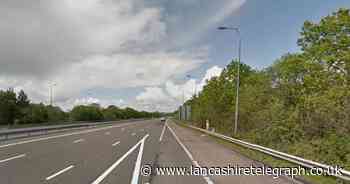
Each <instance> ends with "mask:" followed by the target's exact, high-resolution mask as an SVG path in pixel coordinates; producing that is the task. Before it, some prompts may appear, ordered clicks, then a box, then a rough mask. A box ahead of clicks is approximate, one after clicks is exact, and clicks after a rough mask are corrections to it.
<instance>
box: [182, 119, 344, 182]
mask: <svg viewBox="0 0 350 184" xmlns="http://www.w3.org/2000/svg"><path fill="white" fill-rule="evenodd" d="M175 122H176V123H177V124H178V125H180V126H182V127H186V128H188V127H187V126H186V125H185V124H184V122H185V121H179V120H175ZM187 123H188V122H187ZM192 130H194V131H198V132H200V131H199V130H195V129H192ZM210 137H212V138H213V139H214V140H215V141H216V142H217V143H219V144H222V145H224V146H225V147H227V148H229V149H232V150H234V151H236V152H237V153H239V154H241V155H243V156H245V157H247V158H249V159H252V160H255V161H259V162H261V163H263V164H265V165H268V166H271V167H298V165H295V164H293V163H290V162H288V161H285V160H282V159H279V158H275V157H272V156H270V155H267V154H264V153H261V152H258V151H255V150H252V149H249V148H245V147H243V146H240V145H238V144H234V143H232V142H229V141H226V140H223V139H220V138H217V137H214V136H210ZM297 179H300V180H302V181H305V182H306V183H312V184H314V183H315V184H316V183H317V184H350V182H349V181H344V180H341V179H338V178H336V177H332V176H310V175H304V176H298V177H297Z"/></svg>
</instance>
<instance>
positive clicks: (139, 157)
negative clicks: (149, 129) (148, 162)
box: [131, 139, 145, 184]
mask: <svg viewBox="0 0 350 184" xmlns="http://www.w3.org/2000/svg"><path fill="white" fill-rule="evenodd" d="M144 145H145V139H143V141H142V142H141V145H140V149H139V154H138V155H137V159H136V163H135V167H134V173H133V176H132V180H131V184H138V182H139V176H140V168H141V161H142V155H143V147H144Z"/></svg>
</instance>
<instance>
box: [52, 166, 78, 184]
mask: <svg viewBox="0 0 350 184" xmlns="http://www.w3.org/2000/svg"><path fill="white" fill-rule="evenodd" d="M73 167H74V165H70V166H68V167H67V168H65V169H62V170H60V171H58V172H57V173H55V174H53V175H51V176H49V177H47V178H45V180H46V181H48V180H51V179H52V178H54V177H56V176H58V175H60V174H62V173H64V172H66V171H68V170H70V169H73Z"/></svg>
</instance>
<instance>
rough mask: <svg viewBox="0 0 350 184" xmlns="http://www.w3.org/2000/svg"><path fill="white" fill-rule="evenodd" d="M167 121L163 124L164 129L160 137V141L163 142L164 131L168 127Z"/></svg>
mask: <svg viewBox="0 0 350 184" xmlns="http://www.w3.org/2000/svg"><path fill="white" fill-rule="evenodd" d="M166 123H167V122H166V121H165V124H164V126H163V130H162V133H161V134H160V137H159V142H162V139H163V135H164V131H165V128H166Z"/></svg>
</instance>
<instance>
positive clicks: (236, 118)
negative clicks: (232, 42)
mask: <svg viewBox="0 0 350 184" xmlns="http://www.w3.org/2000/svg"><path fill="white" fill-rule="evenodd" d="M218 29H219V30H233V31H235V32H236V33H237V34H238V39H239V40H238V65H237V77H236V104H235V122H234V128H233V134H234V135H237V128H238V118H239V85H240V65H241V52H242V49H241V48H242V39H241V33H240V30H239V28H238V27H219V28H218Z"/></svg>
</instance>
